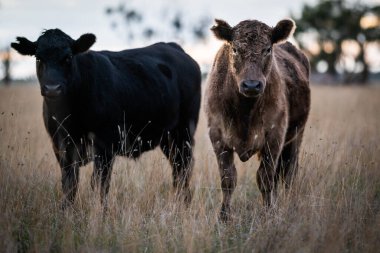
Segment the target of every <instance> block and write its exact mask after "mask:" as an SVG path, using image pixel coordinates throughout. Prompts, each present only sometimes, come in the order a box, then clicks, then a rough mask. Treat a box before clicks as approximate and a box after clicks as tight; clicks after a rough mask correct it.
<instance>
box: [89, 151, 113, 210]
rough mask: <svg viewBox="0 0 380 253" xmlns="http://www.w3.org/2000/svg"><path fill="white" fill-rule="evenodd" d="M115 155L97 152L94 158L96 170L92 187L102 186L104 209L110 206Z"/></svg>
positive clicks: (101, 198) (92, 178)
mask: <svg viewBox="0 0 380 253" xmlns="http://www.w3.org/2000/svg"><path fill="white" fill-rule="evenodd" d="M113 161H114V156H113V155H111V154H106V153H105V152H97V153H96V154H95V158H94V171H93V173H92V176H91V187H92V188H93V189H95V188H98V187H99V186H100V201H101V203H102V205H103V207H104V210H107V208H108V201H107V198H108V192H109V188H110V182H111V174H112V165H113Z"/></svg>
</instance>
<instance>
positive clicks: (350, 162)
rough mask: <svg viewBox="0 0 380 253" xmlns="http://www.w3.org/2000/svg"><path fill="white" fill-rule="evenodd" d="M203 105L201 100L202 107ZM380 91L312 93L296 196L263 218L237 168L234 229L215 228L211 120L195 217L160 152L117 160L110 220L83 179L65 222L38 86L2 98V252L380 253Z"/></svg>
mask: <svg viewBox="0 0 380 253" xmlns="http://www.w3.org/2000/svg"><path fill="white" fill-rule="evenodd" d="M202 99H204V98H202ZM379 111H380V87H342V86H338V87H327V86H313V87H312V105H311V112H310V117H309V121H308V123H307V128H306V130H305V135H304V140H303V144H302V149H301V153H300V170H299V173H298V176H297V179H296V181H295V184H294V185H293V187H292V188H291V189H290V192H289V194H287V193H285V192H284V189H283V188H282V187H280V189H279V197H278V200H277V202H276V204H275V207H274V208H273V210H270V212H265V210H264V208H263V207H262V200H261V194H260V192H259V189H258V188H257V185H256V170H257V168H258V165H259V163H258V161H257V159H256V157H254V158H252V159H251V160H249V161H248V162H246V163H241V162H240V161H238V159H237V157H235V161H236V166H237V170H238V185H237V188H236V191H235V193H234V194H233V198H232V203H231V207H232V214H233V220H232V222H230V223H229V224H223V223H220V222H219V221H218V218H217V215H218V213H219V208H220V203H221V197H222V193H221V189H220V177H219V173H218V169H217V165H216V159H215V156H214V152H213V151H212V148H211V144H210V141H209V138H208V133H207V125H206V120H205V117H204V112H203V109H201V115H200V122H199V124H198V128H197V132H196V136H195V141H196V143H195V164H194V172H193V177H192V180H191V187H192V189H193V201H192V203H191V205H190V207H189V208H186V207H185V206H184V205H183V204H182V203H181V202H177V201H175V198H174V194H173V192H172V177H171V167H170V165H169V162H168V161H167V159H166V158H165V157H164V155H163V154H162V152H161V151H160V150H158V149H156V150H154V151H152V152H148V153H145V154H143V155H142V156H141V158H140V159H138V160H136V161H133V160H127V159H125V158H118V159H117V160H116V163H115V166H114V170H113V174H112V181H111V188H110V193H109V213H108V214H107V215H106V216H104V217H103V214H102V208H101V205H100V201H99V196H98V193H94V192H93V191H92V190H91V187H90V177H91V173H92V163H91V164H89V165H88V166H86V167H83V168H81V171H80V186H79V192H78V195H77V198H76V201H75V204H74V206H73V208H72V209H70V210H68V211H66V212H62V211H61V209H60V201H61V198H62V190H61V184H60V179H61V176H60V169H59V165H58V163H57V162H56V159H55V157H54V154H53V150H52V148H51V142H50V140H49V137H48V134H47V133H46V130H45V128H44V126H43V121H42V97H41V96H40V90H39V87H38V85H27V86H14V87H4V86H1V87H0V187H1V188H0V249H1V251H2V252H15V251H20V252H47V251H53V252H109V251H112V252H132V251H140V252H225V251H231V252H246V251H248V252H376V251H377V250H378V249H379V248H380V168H379V165H380V113H379Z"/></svg>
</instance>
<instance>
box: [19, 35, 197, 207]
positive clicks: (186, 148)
mask: <svg viewBox="0 0 380 253" xmlns="http://www.w3.org/2000/svg"><path fill="white" fill-rule="evenodd" d="M94 42H95V36H94V35H91V34H86V35H82V36H81V37H80V38H79V39H78V40H73V39H71V38H70V37H69V36H68V35H66V34H64V33H63V32H62V31H60V30H58V29H55V30H47V31H46V32H44V33H43V35H42V36H40V38H39V39H38V40H37V42H35V43H34V44H35V45H36V57H37V58H38V59H39V60H38V61H37V76H38V79H39V82H40V85H41V92H42V93H43V91H44V89H51V86H52V85H58V84H59V85H60V86H59V87H61V88H60V90H59V92H56V93H59V95H57V94H55V95H56V96H54V97H52V96H47V95H46V94H45V98H44V102H43V116H44V122H45V126H46V129H47V131H48V133H49V135H50V136H51V138H52V142H53V148H54V152H55V155H56V157H57V159H58V161H59V163H60V166H61V169H62V187H63V192H64V194H65V196H66V199H65V200H66V201H65V205H66V204H70V203H72V202H73V201H74V198H75V194H76V191H77V185H78V176H79V173H78V169H79V166H80V165H85V164H87V163H88V162H90V161H92V160H94V162H95V163H94V173H93V176H92V180H91V185H92V186H96V185H98V184H100V186H101V200H102V202H103V203H104V204H106V201H105V200H106V197H107V193H108V189H109V183H110V175H111V170H112V163H113V161H114V157H115V156H116V155H122V156H128V157H131V158H137V157H139V156H140V155H141V154H142V153H143V152H145V151H147V150H152V149H154V148H155V147H157V146H158V145H159V146H160V147H161V149H162V150H163V152H164V154H165V155H166V156H167V157H168V158H169V159H170V162H171V164H172V166H173V177H174V178H173V180H174V181H173V184H174V186H175V187H177V189H178V190H180V192H181V193H184V195H183V196H184V197H185V200H187V201H190V199H191V194H190V191H189V189H188V185H189V180H190V176H191V169H192V166H191V161H192V147H193V144H194V141H193V135H194V131H195V128H196V125H197V122H198V113H199V107H200V99H201V87H200V86H201V73H200V69H199V66H198V64H197V63H196V62H195V61H194V60H193V59H192V58H191V57H190V56H189V55H187V54H186V53H185V52H184V51H183V50H182V49H181V47H180V46H178V45H176V44H174V43H157V44H154V45H151V46H148V47H145V48H138V49H131V50H124V51H120V52H110V51H98V52H97V51H87V52H84V53H80V52H83V51H86V50H87V49H88V48H89V47H90V46H91V45H92V44H93V43H94ZM12 47H13V48H15V49H16V50H17V51H19V52H20V53H23V52H24V51H28V52H29V50H24V51H23V49H20V47H22V45H21V44H12ZM43 94H44V93H43ZM90 150H93V154H94V155H91V153H92V152H90Z"/></svg>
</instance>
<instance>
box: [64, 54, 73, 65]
mask: <svg viewBox="0 0 380 253" xmlns="http://www.w3.org/2000/svg"><path fill="white" fill-rule="evenodd" d="M72 59H73V56H72V55H68V56H67V57H66V58H65V62H66V63H70V62H71V60H72Z"/></svg>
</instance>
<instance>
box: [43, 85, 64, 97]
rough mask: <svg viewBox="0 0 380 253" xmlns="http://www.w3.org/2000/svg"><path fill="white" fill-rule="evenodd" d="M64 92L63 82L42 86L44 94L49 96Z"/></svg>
mask: <svg viewBox="0 0 380 253" xmlns="http://www.w3.org/2000/svg"><path fill="white" fill-rule="evenodd" d="M61 92H62V85H61V84H47V85H44V86H43V88H42V95H43V96H47V97H56V96H59V95H60V94H61Z"/></svg>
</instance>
